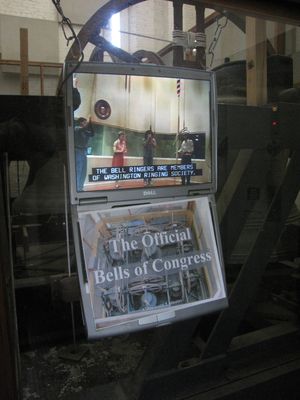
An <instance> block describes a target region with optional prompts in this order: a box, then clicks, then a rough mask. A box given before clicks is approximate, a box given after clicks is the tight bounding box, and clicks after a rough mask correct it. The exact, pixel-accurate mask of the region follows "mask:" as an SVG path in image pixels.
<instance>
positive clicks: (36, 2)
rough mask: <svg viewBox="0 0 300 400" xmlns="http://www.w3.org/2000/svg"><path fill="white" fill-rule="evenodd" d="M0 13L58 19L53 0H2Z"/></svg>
mask: <svg viewBox="0 0 300 400" xmlns="http://www.w3.org/2000/svg"><path fill="white" fill-rule="evenodd" d="M0 14H4V15H14V16H18V17H28V18H37V19H45V20H49V21H57V12H56V9H55V7H54V5H53V3H52V1H51V0H9V1H3V0H2V1H0Z"/></svg>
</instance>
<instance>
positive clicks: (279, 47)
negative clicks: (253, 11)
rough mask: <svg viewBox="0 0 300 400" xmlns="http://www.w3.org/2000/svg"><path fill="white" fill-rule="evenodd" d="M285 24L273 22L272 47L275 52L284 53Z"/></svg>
mask: <svg viewBox="0 0 300 400" xmlns="http://www.w3.org/2000/svg"><path fill="white" fill-rule="evenodd" d="M285 28H286V26H285V24H282V23H280V22H275V24H274V43H273V47H274V49H275V52H276V54H282V55H284V54H285V37H286V35H285Z"/></svg>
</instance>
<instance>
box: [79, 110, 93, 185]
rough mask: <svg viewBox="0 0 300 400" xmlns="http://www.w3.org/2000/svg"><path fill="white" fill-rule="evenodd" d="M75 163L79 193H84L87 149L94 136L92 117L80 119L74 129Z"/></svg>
mask: <svg viewBox="0 0 300 400" xmlns="http://www.w3.org/2000/svg"><path fill="white" fill-rule="evenodd" d="M74 135H75V137H74V144H75V163H76V186H77V191H83V186H84V181H85V178H86V172H87V157H86V155H87V148H88V143H89V140H90V138H91V137H92V136H94V130H93V126H92V124H91V117H89V119H86V118H83V117H80V118H78V120H77V125H76V126H75V128H74Z"/></svg>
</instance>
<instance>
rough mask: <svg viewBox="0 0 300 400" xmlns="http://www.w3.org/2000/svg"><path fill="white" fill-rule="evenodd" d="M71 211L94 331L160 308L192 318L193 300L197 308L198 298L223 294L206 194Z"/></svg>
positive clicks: (202, 300) (216, 297)
mask: <svg viewBox="0 0 300 400" xmlns="http://www.w3.org/2000/svg"><path fill="white" fill-rule="evenodd" d="M78 217H79V224H80V235H81V243H82V250H83V255H84V267H83V268H84V275H85V276H86V282H85V285H84V290H85V293H87V292H88V297H89V302H88V303H89V304H88V307H90V308H91V310H92V316H93V317H92V318H93V322H92V324H93V326H94V328H95V329H96V330H101V329H102V328H105V327H109V326H114V325H117V324H122V323H124V322H126V323H127V322H128V321H134V320H139V319H141V318H143V317H145V316H148V315H149V314H151V315H152V314H159V313H161V312H166V311H168V310H180V309H181V310H182V309H185V308H188V309H189V312H190V313H189V316H192V314H193V313H195V314H198V313H199V312H200V309H199V305H202V308H203V310H202V311H201V312H203V313H205V312H207V311H206V309H205V304H207V303H209V302H213V301H215V300H220V299H223V298H224V297H225V289H224V282H223V274H222V268H221V262H220V255H219V249H218V246H217V243H216V238H215V234H214V227H213V221H212V216H211V211H210V205H209V201H208V198H207V197H204V198H199V199H195V200H183V201H174V202H171V203H156V204H151V205H142V206H132V207H122V208H114V209H108V210H101V211H97V210H92V211H84V212H80V211H79V213H78ZM86 285H87V287H88V290H87V287H86ZM85 306H87V304H85ZM194 307H195V308H194ZM210 308H211V307H210ZM140 321H142V320H140Z"/></svg>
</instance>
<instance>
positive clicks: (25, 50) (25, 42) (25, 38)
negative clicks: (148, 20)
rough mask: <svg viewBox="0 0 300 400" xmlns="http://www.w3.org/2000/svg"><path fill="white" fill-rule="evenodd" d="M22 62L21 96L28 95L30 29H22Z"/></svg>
mask: <svg viewBox="0 0 300 400" xmlns="http://www.w3.org/2000/svg"><path fill="white" fill-rule="evenodd" d="M20 61H21V64H20V67H21V70H20V74H21V75H20V80H21V95H28V94H29V85H28V76H29V75H28V29H25V28H21V29H20Z"/></svg>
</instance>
